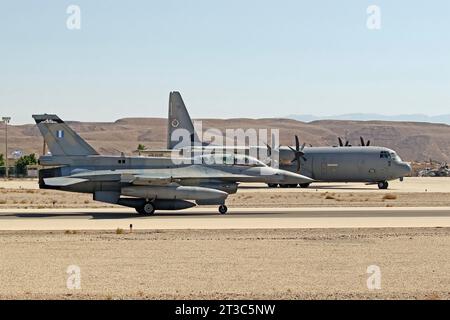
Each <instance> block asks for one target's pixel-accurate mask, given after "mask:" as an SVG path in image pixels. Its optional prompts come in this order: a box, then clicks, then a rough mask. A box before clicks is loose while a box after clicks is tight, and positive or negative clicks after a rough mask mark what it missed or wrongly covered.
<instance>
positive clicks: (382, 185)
mask: <svg viewBox="0 0 450 320" xmlns="http://www.w3.org/2000/svg"><path fill="white" fill-rule="evenodd" d="M388 187H389V183H388V182H387V181H380V182H378V189H387V188H388Z"/></svg>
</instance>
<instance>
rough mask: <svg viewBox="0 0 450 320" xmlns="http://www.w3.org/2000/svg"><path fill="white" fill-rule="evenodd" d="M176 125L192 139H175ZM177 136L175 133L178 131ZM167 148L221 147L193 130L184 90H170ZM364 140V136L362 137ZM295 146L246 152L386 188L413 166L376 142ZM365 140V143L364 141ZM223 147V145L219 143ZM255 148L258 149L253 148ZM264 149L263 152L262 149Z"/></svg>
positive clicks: (320, 175) (321, 177)
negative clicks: (373, 144)
mask: <svg viewBox="0 0 450 320" xmlns="http://www.w3.org/2000/svg"><path fill="white" fill-rule="evenodd" d="M177 129H185V130H187V131H188V132H189V133H190V134H191V141H187V142H186V143H187V144H185V145H183V143H184V142H183V141H181V144H180V141H177V140H176V139H174V140H172V139H171V137H173V133H174V132H175V130H177ZM175 136H176V135H175ZM167 139H168V141H167V148H168V149H174V148H180V150H186V148H191V149H196V148H200V149H203V150H205V149H208V148H209V149H211V148H212V149H216V150H217V149H218V146H214V145H205V143H203V142H202V141H199V140H200V139H199V137H198V135H197V133H196V132H195V130H194V125H193V123H192V120H191V117H190V116H189V113H188V111H187V109H186V106H185V104H184V102H183V99H182V97H181V94H180V93H179V92H176V91H175V92H171V93H170V97H169V117H168V136H167ZM361 140H362V142H363V139H362V138H361ZM295 142H296V143H295V146H281V147H277V148H276V147H275V146H272V147H271V146H249V147H247V146H246V147H243V148H245V149H246V150H245V154H255V155H258V156H259V157H260V158H259V160H261V161H263V162H266V159H262V158H261V155H266V154H268V155H270V153H271V152H278V158H279V163H278V166H279V168H280V169H283V170H287V171H291V172H296V173H299V174H301V175H304V176H307V177H310V178H311V179H313V180H315V181H322V182H364V183H367V184H377V185H378V188H379V189H387V188H388V186H389V184H388V181H389V180H395V179H400V180H403V177H405V176H407V175H409V174H410V173H411V166H410V165H409V164H408V163H406V162H403V161H402V159H401V158H400V157H399V156H398V154H397V153H396V152H395V151H394V150H391V149H388V148H384V147H376V146H368V145H361V146H347V145H346V146H341V147H305V144H303V145H302V146H300V143H299V139H298V137H297V136H296V137H295ZM362 144H364V143H362ZM219 148H220V147H219ZM222 148H223V151H222V152H233V149H234V150H236V148H233V147H231V148H227V147H223V146H222ZM250 149H256V150H250ZM260 151H262V152H260ZM268 185H269V187H277V186H281V187H297V186H298V185H299V186H300V187H302V188H307V187H308V186H309V185H310V182H305V183H300V184H295V183H294V184H283V183H279V184H277V183H269V184H268Z"/></svg>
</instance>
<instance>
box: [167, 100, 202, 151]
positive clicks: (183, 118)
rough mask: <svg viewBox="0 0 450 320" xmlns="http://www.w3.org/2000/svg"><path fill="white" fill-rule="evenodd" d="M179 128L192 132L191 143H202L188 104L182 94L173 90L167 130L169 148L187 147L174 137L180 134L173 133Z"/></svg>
mask: <svg viewBox="0 0 450 320" xmlns="http://www.w3.org/2000/svg"><path fill="white" fill-rule="evenodd" d="M177 129H184V130H187V131H188V132H189V134H190V145H194V143H195V144H200V139H199V138H198V136H197V133H196V132H195V129H194V124H193V123H192V119H191V117H190V116H189V113H188V111H187V109H186V106H185V104H184V102H183V98H182V97H181V94H180V93H179V92H177V91H174V92H171V93H170V96H169V120H168V130H167V149H173V148H174V147H175V146H177V147H185V145H181V146H180V142H179V141H178V140H177V139H175V141H173V140H172V137H176V136H178V135H176V134H175V135H173V132H174V131H175V130H177Z"/></svg>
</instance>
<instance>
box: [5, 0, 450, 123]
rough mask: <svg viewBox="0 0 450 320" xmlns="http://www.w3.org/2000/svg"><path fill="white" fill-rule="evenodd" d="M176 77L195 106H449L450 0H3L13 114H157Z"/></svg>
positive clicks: (335, 110) (8, 105) (320, 110)
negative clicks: (375, 25) (376, 23)
mask: <svg viewBox="0 0 450 320" xmlns="http://www.w3.org/2000/svg"><path fill="white" fill-rule="evenodd" d="M71 4H75V5H78V6H79V7H80V8H81V29H80V30H69V29H68V28H67V27H66V20H67V18H68V17H69V14H67V13H66V9H67V7H68V6H69V5H71ZM373 4H374V5H378V6H379V7H380V9H381V29H380V30H369V29H368V28H367V26H366V21H367V18H368V14H367V13H366V10H367V7H368V6H369V5H373ZM171 90H179V91H181V93H182V95H183V97H184V99H185V102H186V104H187V105H188V108H189V109H190V112H191V114H192V116H193V117H227V118H230V117H277V116H278V117H280V116H285V115H287V114H295V113H297V114H310V113H311V114H316V115H328V114H340V113H351V112H371V113H373V112H376V113H383V114H398V113H427V114H430V115H435V114H440V113H449V112H450V1H448V0H442V1H438V0H435V1H401V0H395V1H393V0H390V1H362V0H347V1H346V0H344V1H335V0H329V1H324V0H321V1H320V0H319V1H300V0H293V1H265V0H257V1H256V0H255V1H253V0H252V1H250V0H226V1H218V0H217V1H215V0H197V1H195V0H194V1H187V0H179V1H168V0H164V1H163V0H161V1H151V0H150V1H149V0H147V1H111V0H103V1H101V0H95V1H93V0H90V1H87V0H86V1H84V0H79V1H55V0H54V1H50V0H47V1H46V0H40V1H34V0H33V1H31V0H29V1H20V0H18V1H12V0H11V1H5V0H1V1H0V116H2V115H5V114H7V115H10V116H12V118H13V123H30V122H32V119H31V114H33V113H42V112H47V113H58V114H59V115H60V116H61V117H62V118H63V119H67V120H84V121H86V120H90V121H111V120H115V119H117V118H122V117H151V116H154V117H161V116H164V117H165V116H166V114H167V104H168V96H169V91H171Z"/></svg>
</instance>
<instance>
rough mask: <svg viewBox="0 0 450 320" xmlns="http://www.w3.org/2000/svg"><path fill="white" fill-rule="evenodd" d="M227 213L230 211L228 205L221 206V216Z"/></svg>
mask: <svg viewBox="0 0 450 320" xmlns="http://www.w3.org/2000/svg"><path fill="white" fill-rule="evenodd" d="M227 211H228V208H227V206H226V205H224V204H222V205H221V206H219V212H220V214H225V213H227Z"/></svg>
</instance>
